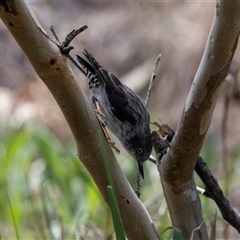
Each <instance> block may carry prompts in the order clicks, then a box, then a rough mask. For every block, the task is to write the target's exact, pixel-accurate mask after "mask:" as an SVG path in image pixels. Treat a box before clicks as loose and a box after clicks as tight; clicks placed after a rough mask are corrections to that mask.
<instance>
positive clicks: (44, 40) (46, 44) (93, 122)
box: [0, 0, 159, 239]
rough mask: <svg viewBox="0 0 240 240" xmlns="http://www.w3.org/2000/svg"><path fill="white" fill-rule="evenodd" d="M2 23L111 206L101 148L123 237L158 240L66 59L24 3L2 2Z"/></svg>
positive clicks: (0, 5) (0, 6)
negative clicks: (51, 98)
mask: <svg viewBox="0 0 240 240" xmlns="http://www.w3.org/2000/svg"><path fill="white" fill-rule="evenodd" d="M0 17H1V19H2V21H3V22H4V24H5V25H6V27H7V28H8V29H9V31H10V32H11V34H12V35H13V37H14V38H15V39H16V41H17V43H18V44H19V46H20V47H21V48H22V50H23V51H24V52H25V54H26V56H27V57H28V59H29V61H30V62H31V64H32V66H33V67H34V69H35V71H36V72H37V74H38V75H39V77H40V78H41V79H42V80H43V82H44V83H45V85H46V86H47V87H48V89H49V91H50V92H51V94H52V95H53V96H54V98H55V100H56V102H57V103H58V105H59V107H60V108H61V110H62V112H63V114H64V116H65V118H66V120H67V123H68V125H69V127H70V128H71V131H72V133H73V135H74V138H75V141H76V144H77V148H78V155H79V158H80V160H81V161H82V162H83V164H84V165H85V167H86V168H87V169H88V171H89V172H90V174H91V175H92V177H93V179H94V181H95V183H96V185H97V186H98V188H99V190H100V192H101V194H102V195H103V197H104V199H105V200H106V202H107V203H108V204H109V200H108V194H107V186H108V185H109V183H108V180H107V176H106V171H105V168H104V163H103V155H102V151H101V149H102V148H105V151H106V155H107V157H108V160H109V166H110V170H111V172H112V176H113V181H114V185H115V189H116V192H117V199H118V204H119V208H120V212H121V217H122V221H123V225H124V229H125V233H126V235H127V237H128V238H129V239H136V236H137V238H138V239H159V236H158V234H157V232H156V231H155V228H154V225H153V223H152V221H151V219H150V217H149V215H148V213H147V211H146V209H145V208H144V206H143V205H142V203H141V202H140V201H139V199H138V198H137V196H136V195H135V193H134V192H133V190H132V188H131V186H130V185H129V183H128V181H127V180H126V177H125V176H124V174H123V173H122V171H121V169H120V167H119V165H118V163H117V161H116V159H115V158H114V155H113V153H112V150H111V149H110V147H109V146H108V144H107V142H106V140H105V138H104V137H103V134H102V131H101V129H100V127H99V124H98V121H97V118H96V116H95V113H94V112H93V109H92V108H91V106H90V104H89V101H88V99H87V97H86V95H85V93H84V91H83V89H82V88H81V86H80V85H79V81H78V80H77V79H76V77H75V75H74V73H73V72H72V70H71V69H70V67H69V66H68V64H67V57H66V56H65V55H62V53H61V52H60V49H59V47H58V46H57V44H55V43H54V42H53V41H52V40H51V39H50V38H49V37H48V36H47V35H46V33H45V32H44V30H43V29H42V28H41V26H40V24H39V23H38V22H37V20H36V18H35V16H34V15H33V13H32V12H31V10H30V9H29V8H28V7H27V5H26V4H25V2H24V1H17V0H9V1H7V0H5V1H4V0H1V1H0ZM59 164H60V163H59ZM79 197H80V196H79Z"/></svg>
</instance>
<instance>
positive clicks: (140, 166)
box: [138, 161, 144, 179]
mask: <svg viewBox="0 0 240 240" xmlns="http://www.w3.org/2000/svg"><path fill="white" fill-rule="evenodd" d="M138 170H139V172H140V174H141V176H142V179H144V171H143V163H142V162H140V161H138Z"/></svg>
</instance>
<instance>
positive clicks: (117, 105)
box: [99, 68, 137, 125]
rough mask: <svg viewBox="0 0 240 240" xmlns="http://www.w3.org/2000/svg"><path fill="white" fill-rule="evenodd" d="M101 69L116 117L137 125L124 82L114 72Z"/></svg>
mask: <svg viewBox="0 0 240 240" xmlns="http://www.w3.org/2000/svg"><path fill="white" fill-rule="evenodd" d="M99 71H100V72H101V75H102V76H103V77H104V79H105V81H106V91H107V94H108V100H109V102H110V104H111V106H112V112H113V114H114V115H115V117H116V118H118V119H119V120H120V121H122V122H125V121H127V122H129V123H130V124H131V125H136V123H137V120H136V118H135V117H134V116H133V114H132V113H133V111H134V109H131V107H130V106H129V99H128V97H129V96H128V94H127V92H126V90H125V88H124V86H123V84H122V83H121V82H120V81H119V80H118V78H117V77H116V76H115V75H114V74H113V73H111V72H109V71H107V70H106V69H104V68H102V69H100V70H99ZM115 83H116V84H115Z"/></svg>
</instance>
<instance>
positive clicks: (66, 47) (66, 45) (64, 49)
mask: <svg viewBox="0 0 240 240" xmlns="http://www.w3.org/2000/svg"><path fill="white" fill-rule="evenodd" d="M87 28H88V27H87V25H84V26H83V27H80V28H79V29H77V30H75V29H73V30H72V31H71V32H70V33H69V34H68V35H67V36H66V38H65V40H64V41H63V42H61V41H60V40H59V37H58V35H57V33H56V31H55V29H54V27H53V26H51V27H50V30H51V31H52V33H53V36H54V37H55V39H56V41H57V42H58V43H59V45H58V46H59V48H60V50H61V53H62V54H65V55H67V56H68V58H69V59H70V61H71V62H72V63H73V64H74V65H75V66H76V67H77V68H78V69H79V70H80V71H81V72H82V73H83V74H85V72H84V70H83V68H82V66H81V65H80V64H79V63H78V62H77V61H76V60H75V58H74V57H73V56H72V55H71V54H70V51H71V50H72V49H74V47H73V46H70V43H71V42H72V40H73V39H74V38H75V37H76V36H77V35H79V34H80V33H81V32H83V31H84V30H86V29H87Z"/></svg>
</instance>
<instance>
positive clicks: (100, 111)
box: [94, 99, 120, 154]
mask: <svg viewBox="0 0 240 240" xmlns="http://www.w3.org/2000/svg"><path fill="white" fill-rule="evenodd" d="M94 104H95V106H96V109H95V110H94V111H95V113H96V114H97V115H99V118H100V119H102V120H103V121H104V120H105V121H106V116H105V114H104V113H103V111H102V109H101V107H100V104H99V102H98V101H97V100H96V99H95V100H94ZM103 121H101V120H100V123H101V127H102V130H103V133H104V135H105V137H106V139H107V141H108V144H109V145H110V146H111V148H113V149H114V150H115V151H116V152H117V154H119V153H120V150H119V149H118V148H117V147H116V146H115V142H112V140H111V138H110V136H109V134H108V132H107V129H106V125H105V124H104V123H103ZM105 121H104V122H105Z"/></svg>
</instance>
